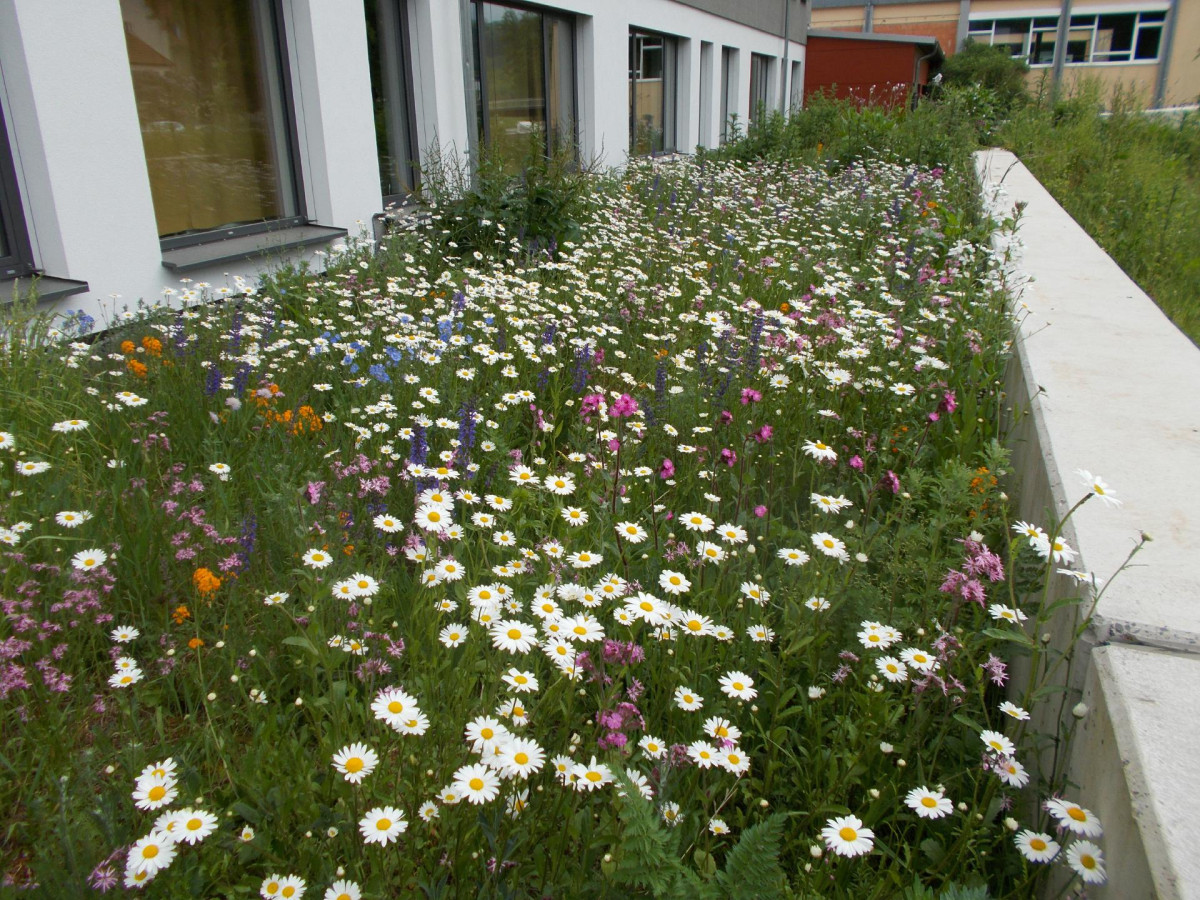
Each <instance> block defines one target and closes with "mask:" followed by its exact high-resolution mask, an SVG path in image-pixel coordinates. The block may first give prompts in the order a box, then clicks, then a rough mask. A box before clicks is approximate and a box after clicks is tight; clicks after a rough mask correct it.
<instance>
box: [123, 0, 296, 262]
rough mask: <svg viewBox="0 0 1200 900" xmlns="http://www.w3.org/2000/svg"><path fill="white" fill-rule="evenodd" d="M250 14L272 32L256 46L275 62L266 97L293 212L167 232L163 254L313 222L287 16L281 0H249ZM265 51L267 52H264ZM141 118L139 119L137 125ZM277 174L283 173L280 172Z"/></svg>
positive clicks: (162, 239) (269, 62)
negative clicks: (274, 110) (275, 119)
mask: <svg viewBox="0 0 1200 900" xmlns="http://www.w3.org/2000/svg"><path fill="white" fill-rule="evenodd" d="M251 4H252V5H251V9H250V14H251V15H252V16H263V15H264V14H266V15H268V16H269V17H270V22H271V24H272V26H273V29H272V30H273V34H272V35H271V36H270V37H269V38H268V37H267V36H263V35H260V36H259V41H258V43H259V49H260V52H262V53H263V57H264V58H263V60H262V62H263V65H264V67H266V66H275V67H276V68H275V70H274V71H276V72H277V73H278V79H279V85H278V89H279V96H278V98H268V99H269V101H270V102H272V103H274V102H278V103H279V105H280V107H281V110H280V112H281V114H282V115H281V117H280V118H281V119H282V122H281V125H282V128H281V131H282V134H281V135H280V137H281V138H282V139H283V140H284V142H285V144H286V158H287V163H288V168H289V173H288V174H290V178H288V179H283V178H282V177H281V179H280V180H281V181H282V180H286V181H288V182H289V183H288V184H287V185H286V186H284V190H287V189H290V190H291V192H292V195H293V199H294V202H295V210H296V212H295V213H294V214H292V215H290V216H284V217H281V218H278V219H270V220H264V221H262V222H243V223H240V224H237V225H226V226H217V227H216V228H209V229H205V230H203V231H193V232H186V233H184V234H174V235H168V236H166V237H160V238H159V239H158V243H159V249H160V250H161V251H162V252H163V253H164V254H165V253H167V252H169V251H171V250H182V249H184V248H188V247H196V246H200V245H202V244H215V243H218V242H220V241H224V240H227V239H229V238H238V237H245V236H248V235H254V234H263V235H265V234H270V233H272V232H276V231H285V230H287V229H291V228H295V227H297V226H300V225H309V224H314V223H313V220H312V219H310V218H309V217H308V213H307V208H308V198H307V195H306V191H305V185H304V170H303V166H302V157H301V154H300V133H299V127H298V121H297V116H296V96H295V91H294V89H293V83H292V82H293V70H292V57H291V52H290V49H289V46H290V45H289V42H288V39H287V31H288V19H287V17H286V15H285V11H284V5H283V0H251ZM268 54H269V55H268ZM140 125H141V122H140V120H139V129H140ZM280 174H281V175H282V174H283V173H280Z"/></svg>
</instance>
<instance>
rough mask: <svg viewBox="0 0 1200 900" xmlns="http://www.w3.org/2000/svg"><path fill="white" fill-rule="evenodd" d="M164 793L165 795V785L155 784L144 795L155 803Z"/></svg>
mask: <svg viewBox="0 0 1200 900" xmlns="http://www.w3.org/2000/svg"><path fill="white" fill-rule="evenodd" d="M166 795H167V789H166V788H165V787H163V786H162V785H161V784H156V785H155V786H154V787H152V788H150V791H149V793H148V794H147V795H146V796H147V797H149V798H150V799H151V800H153V801H154V802H155V803H157V802H158V801H159V800H161V799H162V798H163V797H165V796H166Z"/></svg>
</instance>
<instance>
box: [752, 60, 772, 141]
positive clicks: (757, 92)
mask: <svg viewBox="0 0 1200 900" xmlns="http://www.w3.org/2000/svg"><path fill="white" fill-rule="evenodd" d="M770 64H771V63H770V59H769V58H768V57H766V56H763V55H762V54H761V53H751V54H750V122H751V124H753V123H754V122H757V121H758V120H759V117H760V116H762V115H764V114H765V113H766V111H767V67H768V66H769V65H770Z"/></svg>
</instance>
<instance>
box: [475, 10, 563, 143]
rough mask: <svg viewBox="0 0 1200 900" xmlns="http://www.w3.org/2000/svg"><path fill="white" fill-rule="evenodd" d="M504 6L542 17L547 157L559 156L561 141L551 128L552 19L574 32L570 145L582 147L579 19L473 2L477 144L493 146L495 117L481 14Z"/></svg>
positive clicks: (559, 11)
mask: <svg viewBox="0 0 1200 900" xmlns="http://www.w3.org/2000/svg"><path fill="white" fill-rule="evenodd" d="M484 3H488V4H490V5H492V6H503V7H507V8H508V9H514V10H518V11H520V12H530V13H536V14H537V15H538V16H540V17H541V23H540V24H541V31H542V46H541V50H542V84H541V88H542V103H543V110H542V123H541V124H542V128H543V131H542V134H544V135H545V137H546V154H547V155H548V156H552V155H553V154H555V153H556V152H558V150H559V149H560V148H559V142H560V140H559V137H558V133H557V131H556V130H554V129H551V127H550V64H551V55H550V28H551V17H553V18H554V19H558V20H560V21H563V22H566V23H567V25H568V26H569V27H570V29H571V116H570V135H569V145H570V146H572V147H577V146H578V144H579V52H578V51H579V24H578V22H577V21H576V17H575V16H573V15H569V14H567V13H566V12H565V11H564V10H560V9H554V8H552V7H546V6H538V5H537V4H533V3H510V2H509V0H469V8H470V19H471V23H470V24H471V32H472V35H471V50H472V57H473V58H472V60H471V67H472V68H473V69H474V70H475V72H474V74H475V85H471V86H469V88H468V89H469V90H474V91H475V92H476V95H475V104H474V105H475V132H476V133H475V140H476V141H477V143H478V146H479V148H480V150H481V151H486V150H487V148H490V147H491V146H492V134H491V132H492V126H491V116H489V115H488V114H487V98H488V76H487V66H485V65H484V64H483V46H484V36H483V35H484V31H485V30H486V29H484V28H482V27H481V26H482V24H483V23H482V22H481V20H480V14H481V12H482V10H483V4H484Z"/></svg>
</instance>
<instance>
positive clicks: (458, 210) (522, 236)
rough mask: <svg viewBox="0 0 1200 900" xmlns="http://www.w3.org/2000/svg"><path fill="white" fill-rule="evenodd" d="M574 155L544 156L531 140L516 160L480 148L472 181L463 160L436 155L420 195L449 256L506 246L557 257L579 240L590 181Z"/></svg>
mask: <svg viewBox="0 0 1200 900" xmlns="http://www.w3.org/2000/svg"><path fill="white" fill-rule="evenodd" d="M588 168H589V167H588V166H581V165H580V163H579V162H578V158H577V153H576V150H575V149H574V148H561V149H558V150H556V151H554V152H553V153H549V154H548V153H546V151H545V145H544V143H543V141H542V140H541V139H540V138H538V137H537V136H536V135H535V136H534V137H532V138H531V139H530V142H529V146H528V148H527V149H526V152H525V154H524V156H523V157H522V158H520V159H518V160H514V159H512V158H511V157H510V156H508V155H506V154H501V153H498V152H493V151H490V150H487V149H484V150H482V151H481V152H480V154H479V165H478V167H477V169H476V172H475V175H474V177H473V178H472V177H471V175H470V173H469V172H468V171H467V169H466V168H465V166H464V165H463V164H462V161H461V160H452V159H449V158H446V157H442V156H435V157H434V158H433V159H432V160H431V161H430V162H429V163H427V164H426V166H425V167H424V168H423V169H422V172H421V179H422V192H423V194H424V195H425V196H424V199H426V200H427V201H428V202H429V204H430V206H431V208H432V211H433V219H434V224H435V226H436V230H438V231H440V232H441V233H442V235H443V236H444V237H445V238H446V241H447V244H448V246H449V249H451V250H455V249H457V252H458V253H466V254H470V253H472V252H475V251H478V252H480V253H482V254H484V255H487V256H498V255H505V254H507V252H508V246H509V242H510V241H513V240H515V241H517V242H518V245H519V246H520V247H522V248H523V249H524V250H525V251H526V252H528V253H539V252H549V253H550V254H551V255H555V254H556V253H557V248H558V247H560V246H561V245H562V244H563V243H565V242H570V241H575V240H578V239H579V236H580V222H581V221H583V219H584V217H585V214H586V212H587V208H588V207H587V203H588V197H589V194H590V193H591V191H592V189H593V187H594V181H592V180H589V179H588V178H587V177H586V176H587V170H588Z"/></svg>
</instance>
